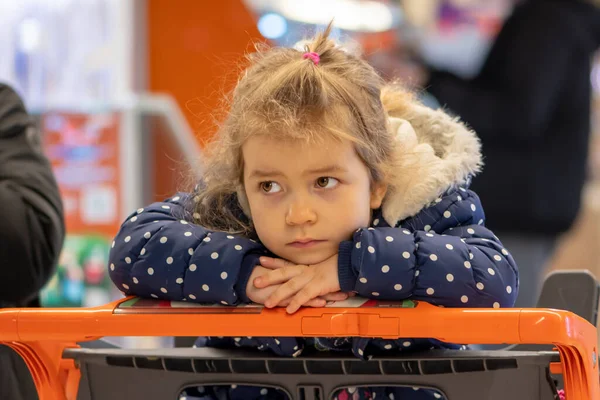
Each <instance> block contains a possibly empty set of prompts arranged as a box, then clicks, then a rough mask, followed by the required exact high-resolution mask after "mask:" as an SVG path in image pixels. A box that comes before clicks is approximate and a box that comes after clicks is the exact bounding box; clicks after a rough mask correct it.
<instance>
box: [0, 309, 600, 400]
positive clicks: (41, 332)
mask: <svg viewBox="0 0 600 400" xmlns="http://www.w3.org/2000/svg"><path fill="white" fill-rule="evenodd" d="M352 302H353V303H341V304H334V305H333V306H330V307H325V308H306V309H302V310H300V311H299V312H297V313H296V314H294V315H287V314H286V313H285V310H283V309H274V310H267V309H264V308H263V307H262V306H257V305H248V306H239V307H227V306H220V305H219V306H217V305H215V306H210V305H209V306H206V305H198V304H188V303H171V302H165V301H158V300H146V299H139V298H127V299H123V300H119V301H117V302H113V303H110V304H107V305H104V306H101V307H97V308H78V309H3V310H0V342H2V343H3V344H6V345H8V346H10V347H12V348H13V349H14V350H15V351H16V352H17V353H18V354H20V355H21V356H22V357H23V359H24V360H25V361H26V363H27V365H28V367H29V369H30V371H31V374H32V376H33V380H34V382H35V385H36V388H37V390H38V393H39V396H40V399H41V400H66V399H68V400H75V399H85V400H88V399H89V400H92V399H93V400H97V399H113V400H121V399H123V400H125V399H127V400H132V399H178V398H179V397H178V396H179V395H180V393H181V392H182V390H183V389H185V388H187V387H192V386H199V385H233V384H244V385H261V386H265V387H270V388H277V389H279V390H281V391H282V392H283V393H286V394H287V396H288V398H290V399H305V400H313V399H315V400H316V399H320V400H322V399H331V398H333V393H335V392H336V390H337V389H339V388H342V387H349V386H352V387H357V386H367V385H369V386H398V385H404V386H419V387H424V388H430V389H435V390H436V391H437V393H440V395H439V398H446V399H448V400H476V399H477V400H480V399H490V400H500V399H507V398H509V399H527V400H538V399H540V400H545V399H548V400H549V399H552V398H554V396H555V394H556V391H555V388H554V383H553V379H554V378H553V377H556V376H562V380H563V382H564V389H565V393H566V398H567V399H568V400H600V384H599V380H598V376H599V374H598V359H597V331H596V328H595V327H594V326H593V325H592V324H591V323H590V322H588V321H586V320H585V319H584V318H582V317H579V316H577V315H575V314H574V313H571V312H567V311H560V310H554V309H444V308H438V307H434V306H431V305H429V304H426V303H418V302H413V301H404V302H396V303H390V302H379V301H374V300H361V299H352ZM105 336H231V337H236V336H277V337H285V336H293V337H300V336H304V337H336V336H339V337H348V336H355V337H382V338H388V339H392V338H401V337H411V338H437V339H439V340H442V341H446V342H453V343H473V344H477V343H481V344H551V345H552V346H554V348H555V350H554V351H532V350H530V351H518V350H496V351H471V350H469V351H450V350H443V351H431V352H427V353H422V354H409V355H403V356H395V357H393V356H390V357H384V358H374V359H371V360H369V361H361V360H358V359H355V358H352V357H344V356H339V355H335V354H328V353H324V354H318V355H315V356H302V357H299V358H278V357H275V356H271V355H268V354H266V353H260V352H257V351H239V350H217V349H206V348H205V349H201V348H169V349H153V350H141V349H121V348H98V346H95V347H96V348H87V347H86V343H90V342H92V341H95V340H97V339H99V338H102V337H105ZM436 397H437V396H436Z"/></svg>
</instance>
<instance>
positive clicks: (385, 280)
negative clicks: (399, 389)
mask: <svg viewBox="0 0 600 400" xmlns="http://www.w3.org/2000/svg"><path fill="white" fill-rule="evenodd" d="M422 213H427V214H428V216H429V217H432V218H433V219H432V220H433V221H434V222H433V223H431V225H428V226H426V227H425V228H421V229H417V230H411V229H408V228H391V227H380V228H368V229H361V230H360V231H358V232H356V233H355V234H354V238H353V240H352V241H347V242H343V243H342V244H341V245H340V252H339V278H340V284H341V288H342V290H343V291H356V292H358V294H359V295H361V296H364V297H369V298H379V299H385V300H402V299H407V298H412V299H415V300H422V301H427V302H428V303H432V304H435V305H440V306H445V307H489V308H491V307H494V308H498V307H512V306H513V305H514V302H515V300H516V296H517V291H518V278H517V277H518V273H517V267H516V265H515V262H514V260H513V258H512V257H511V256H510V254H509V253H508V251H507V250H506V249H504V248H503V247H502V243H501V242H500V241H499V240H498V238H497V237H496V236H494V234H493V233H492V232H491V231H490V230H488V229H487V228H485V227H484V226H483V221H484V214H483V210H482V208H481V204H480V202H479V198H478V197H477V195H475V193H473V192H471V191H467V190H465V191H464V192H460V194H458V193H457V192H453V193H451V194H449V195H447V196H444V198H442V199H440V202H439V203H438V204H436V205H435V206H432V207H429V208H428V209H426V210H424V211H423V212H422Z"/></svg>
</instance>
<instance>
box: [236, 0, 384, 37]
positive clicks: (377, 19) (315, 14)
mask: <svg viewBox="0 0 600 400" xmlns="http://www.w3.org/2000/svg"><path fill="white" fill-rule="evenodd" d="M247 2H248V3H250V5H251V6H252V7H253V8H254V9H258V10H261V11H263V12H267V11H270V12H273V13H278V14H280V15H282V16H283V17H285V18H287V19H289V20H293V21H298V22H303V23H307V24H317V25H327V24H328V23H329V22H330V21H331V20H333V24H334V25H335V26H336V27H337V28H340V29H344V30H348V31H362V32H383V31H387V30H390V29H392V28H393V27H394V22H395V21H394V14H393V12H392V10H391V8H390V7H389V6H388V5H386V4H384V3H381V2H378V1H372V0H302V1H300V0H247Z"/></svg>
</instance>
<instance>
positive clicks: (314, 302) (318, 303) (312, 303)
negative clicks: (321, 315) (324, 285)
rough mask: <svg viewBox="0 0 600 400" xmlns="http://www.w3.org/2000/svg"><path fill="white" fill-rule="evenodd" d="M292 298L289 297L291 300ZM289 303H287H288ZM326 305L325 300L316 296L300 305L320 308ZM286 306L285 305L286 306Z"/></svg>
mask: <svg viewBox="0 0 600 400" xmlns="http://www.w3.org/2000/svg"><path fill="white" fill-rule="evenodd" d="M291 300H292V299H290V302H291ZM288 305H289V304H288ZM326 305H327V300H325V299H322V298H319V297H316V298H314V299H312V300H309V301H308V302H306V303H304V304H303V305H302V307H315V308H320V307H325V306H326ZM286 308H287V306H286Z"/></svg>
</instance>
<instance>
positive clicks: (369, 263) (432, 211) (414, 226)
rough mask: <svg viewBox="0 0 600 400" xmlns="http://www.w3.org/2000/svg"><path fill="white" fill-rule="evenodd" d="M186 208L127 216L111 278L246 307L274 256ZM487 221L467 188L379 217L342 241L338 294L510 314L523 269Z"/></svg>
mask: <svg viewBox="0 0 600 400" xmlns="http://www.w3.org/2000/svg"><path fill="white" fill-rule="evenodd" d="M190 201H191V200H190V199H189V196H188V195H186V194H178V195H177V196H175V197H173V198H170V199H168V200H166V201H165V202H162V203H155V204H152V205H150V206H148V207H145V208H141V209H139V210H137V211H136V212H134V213H133V214H131V215H130V216H129V217H128V219H127V220H126V221H125V222H124V223H123V225H122V227H121V230H120V231H119V233H118V235H117V236H116V238H115V241H114V243H113V246H112V250H111V253H110V276H111V279H112V280H113V282H114V283H115V284H116V285H117V286H118V287H119V288H120V289H121V290H122V291H123V292H124V293H125V294H127V295H135V296H141V297H152V298H158V299H165V300H173V301H182V300H183V301H194V302H201V303H222V304H224V305H236V304H239V303H243V302H249V299H248V297H247V296H246V293H245V288H246V284H247V283H248V279H249V277H250V274H251V272H252V269H253V267H254V266H256V265H257V264H258V263H259V261H258V259H259V257H260V256H261V255H264V254H268V251H267V250H266V249H265V248H264V247H263V246H262V245H261V244H260V243H259V242H256V241H253V240H251V239H247V238H245V237H240V236H235V235H229V234H227V233H222V232H211V231H210V230H208V229H205V228H203V227H201V226H198V225H195V224H193V223H190V222H187V221H186V219H185V218H186V216H187V215H188V214H189V213H188V211H187V208H188V207H187V204H189V202H190ZM484 219H485V217H484V211H483V207H482V206H481V203H480V202H479V198H478V197H477V195H476V194H475V193H474V192H472V191H469V190H467V189H465V188H463V187H460V188H454V189H451V190H449V191H447V192H446V193H445V195H443V196H442V197H440V198H438V199H437V200H435V201H434V202H433V204H431V205H430V206H428V207H426V208H424V209H423V210H422V211H420V212H419V213H418V214H416V215H415V216H413V217H410V218H406V219H404V220H402V221H400V222H399V223H398V225H397V226H396V227H390V226H389V225H388V224H387V223H386V221H385V219H383V218H382V217H381V211H378V212H376V213H375V214H374V219H373V221H372V224H371V227H369V228H366V229H360V230H358V231H357V232H355V234H354V237H353V238H352V240H349V241H346V242H342V243H341V244H340V247H339V277H340V284H341V288H342V290H343V291H355V292H357V293H358V295H359V296H362V297H367V298H377V299H381V300H403V299H413V300H422V301H426V302H429V303H432V304H435V305H439V306H444V307H489V308H491V307H511V306H512V305H513V304H514V301H515V298H516V295H517V290H518V281H517V269H516V266H515V263H514V261H513V259H512V257H511V256H510V255H509V253H508V251H507V250H505V249H504V248H503V246H502V243H501V242H500V240H499V239H498V238H497V237H496V236H494V234H493V233H492V232H491V231H490V230H488V229H487V228H486V227H485V226H484ZM201 344H202V345H210V346H230V345H234V344H235V345H237V346H256V347H258V348H260V349H267V348H268V349H271V350H273V351H274V352H275V353H277V354H281V355H298V354H300V352H301V350H302V349H303V348H304V347H305V346H307V345H310V346H313V345H314V346H316V347H317V348H320V349H352V350H353V351H354V353H355V354H356V355H357V356H359V357H366V356H367V353H369V354H375V353H377V352H379V351H381V350H391V349H396V350H402V349H409V348H410V349H412V348H423V347H424V346H425V347H426V348H431V347H444V348H448V347H453V348H458V347H460V346H458V345H450V344H445V343H440V342H438V341H435V340H413V339H399V340H393V341H390V340H369V339H354V340H351V339H335V340H334V339H314V340H313V339H311V340H304V339H301V338H299V339H296V338H280V339H276V338H235V339H232V340H230V339H227V338H204V339H202V340H201Z"/></svg>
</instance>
